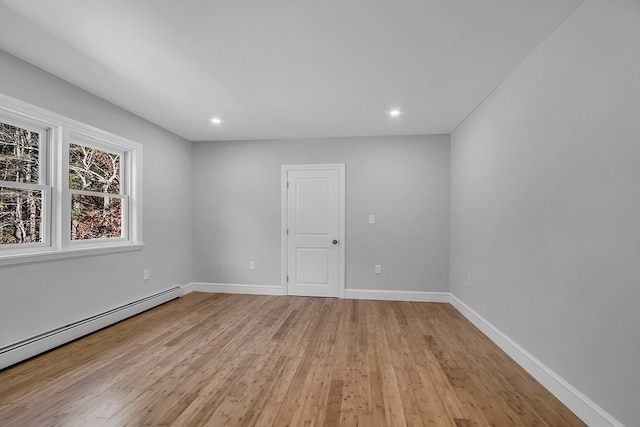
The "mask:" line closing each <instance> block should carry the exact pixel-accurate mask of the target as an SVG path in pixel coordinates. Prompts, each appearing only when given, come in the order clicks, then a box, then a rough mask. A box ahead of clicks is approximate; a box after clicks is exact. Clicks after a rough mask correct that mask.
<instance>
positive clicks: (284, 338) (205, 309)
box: [0, 293, 584, 427]
mask: <svg viewBox="0 0 640 427" xmlns="http://www.w3.org/2000/svg"><path fill="white" fill-rule="evenodd" d="M0 425H3V426H9V427H22V426H25V427H31V426H43V427H50V426H64V427H70V426H91V427H108V426H118V427H122V426H147V425H148V426H189V427H191V426H224V425H228V426H265V427H270V426H274V427H281V426H294V427H297V426H348V427H354V426H364V427H376V426H380V427H401V426H415V427H423V426H430V427H432V426H436V427H441V426H449V427H468V426H489V425H496V426H503V425H509V426H518V425H522V426H553V427H556V426H583V425H584V424H583V423H582V422H581V421H580V420H579V419H578V418H577V417H576V416H575V415H574V414H572V413H571V412H570V411H569V410H568V409H567V408H566V407H565V406H564V405H562V403H560V402H559V401H558V400H557V399H555V398H554V397H553V396H552V395H550V394H549V393H548V392H547V391H546V390H545V389H544V388H543V387H542V386H541V385H540V384H539V383H537V382H536V381H535V380H534V379H533V378H532V377H531V376H530V375H529V374H528V373H526V372H525V371H523V370H522V369H521V368H520V367H519V366H518V365H517V364H516V363H515V362H514V361H513V360H511V359H510V358H509V357H508V356H507V355H506V354H505V353H504V352H502V351H501V350H500V349H499V348H498V347H497V346H496V345H495V344H493V343H492V342H491V341H490V340H489V339H488V338H487V337H485V336H484V335H483V334H482V333H481V332H480V331H479V330H478V329H477V328H475V327H474V326H473V325H471V324H470V323H469V322H468V321H467V320H466V319H465V318H464V317H463V316H462V315H460V313H458V312H457V311H456V310H455V309H454V308H453V307H452V306H450V305H448V304H436V303H415V302H391V301H364V300H340V299H331V298H306V297H283V296H255V295H225V294H202V293H191V294H188V295H185V296H184V297H183V298H180V299H178V300H174V301H172V302H169V303H167V304H164V305H162V306H160V307H157V308H155V309H152V310H150V311H147V312H145V313H142V314H140V315H138V316H135V317H133V318H130V319H127V320H125V321H122V322H120V323H118V324H116V325H113V326H112V327H109V328H106V329H103V330H101V331H98V332H96V333H94V334H91V335H89V336H87V337H84V338H82V339H80V340H77V341H74V342H72V343H69V344H67V345H65V346H62V347H60V348H57V349H55V350H52V351H50V352H48V353H46V354H43V355H40V356H38V357H35V358H33V359H31V360H28V361H25V362H23V363H20V364H18V365H16V366H13V367H10V368H7V369H5V370H3V371H0Z"/></svg>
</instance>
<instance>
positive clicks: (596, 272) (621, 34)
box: [451, 1, 640, 426]
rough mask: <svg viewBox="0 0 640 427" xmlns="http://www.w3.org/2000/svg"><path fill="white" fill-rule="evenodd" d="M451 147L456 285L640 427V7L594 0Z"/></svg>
mask: <svg viewBox="0 0 640 427" xmlns="http://www.w3.org/2000/svg"><path fill="white" fill-rule="evenodd" d="M451 147H452V148H451V150H452V152H451V157H452V166H451V168H452V170H451V176H452V180H451V188H452V189H451V191H452V205H451V206H452V207H451V230H452V232H451V291H452V293H453V294H454V295H456V296H457V297H458V298H460V299H461V300H462V301H464V302H465V303H466V304H468V305H469V306H470V307H472V308H473V309H474V310H475V311H477V312H478V313H479V314H480V315H482V316H483V317H485V318H486V319H487V320H489V321H490V322H491V323H493V324H494V325H495V326H496V327H498V328H499V329H500V330H502V331H503V332H504V333H506V334H507V335H508V336H509V337H511V338H512V339H514V340H515V341H516V342H517V343H518V344H520V345H521V346H523V347H524V348H525V349H527V350H528V351H529V352H530V353H532V354H533V355H534V356H535V357H536V358H538V359H539V360H540V361H542V362H543V363H544V364H546V365H547V366H548V367H550V368H551V369H552V370H554V371H555V372H556V373H557V374H559V375H560V376H561V377H563V378H564V379H565V380H567V381H568V382H569V383H571V384H572V385H573V386H575V387H576V388H577V389H579V390H580V391H581V392H582V393H584V394H585V395H586V396H587V397H588V398H590V399H591V400H593V401H595V402H597V404H598V405H600V406H601V407H602V408H603V409H604V410H606V411H607V412H609V413H610V414H611V415H613V416H614V417H616V418H617V419H618V420H619V421H621V422H623V423H624V424H625V425H628V426H638V425H640V405H638V403H639V402H640V332H639V327H640V3H639V2H637V1H607V2H605V1H587V2H585V3H584V4H583V5H582V6H581V7H580V8H579V9H578V10H577V11H576V12H575V13H574V14H573V15H572V16H571V17H570V18H569V19H568V20H567V21H566V22H565V23H564V24H563V25H562V26H561V27H560V28H559V29H558V30H557V31H556V32H555V33H553V34H552V35H551V36H550V37H549V38H548V39H547V40H546V41H544V42H543V43H542V44H541V45H540V46H539V47H538V48H537V49H535V50H534V52H533V53H532V54H531V55H530V56H529V57H528V58H527V59H526V60H525V61H524V62H523V63H522V64H521V65H520V66H519V67H518V68H517V69H516V70H515V72H514V73H513V74H512V75H511V76H510V77H509V78H508V79H507V80H506V81H505V82H504V83H503V84H502V85H501V86H500V87H499V88H498V89H497V90H496V91H495V92H494V93H493V94H492V95H491V96H490V97H489V98H488V99H487V100H485V102H484V103H483V104H482V105H481V106H480V107H479V108H478V109H477V110H476V111H475V112H474V113H473V114H472V115H471V116H470V117H468V118H467V119H466V120H465V121H464V122H463V123H462V124H461V125H460V126H459V127H458V129H457V130H456V131H455V132H454V133H453V134H452V138H451ZM468 276H471V286H470V287H468Z"/></svg>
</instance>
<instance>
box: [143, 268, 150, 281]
mask: <svg viewBox="0 0 640 427" xmlns="http://www.w3.org/2000/svg"><path fill="white" fill-rule="evenodd" d="M142 278H143V279H144V280H149V270H144V271H143V272H142Z"/></svg>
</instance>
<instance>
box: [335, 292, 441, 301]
mask: <svg viewBox="0 0 640 427" xmlns="http://www.w3.org/2000/svg"><path fill="white" fill-rule="evenodd" d="M344 297H345V298H347V299H370V300H381V301H416V302H449V292H424V291H380V290H374V289H345V291H344Z"/></svg>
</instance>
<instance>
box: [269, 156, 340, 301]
mask: <svg viewBox="0 0 640 427" xmlns="http://www.w3.org/2000/svg"><path fill="white" fill-rule="evenodd" d="M327 169H329V170H337V171H338V173H339V175H340V179H339V181H340V182H339V184H338V186H339V189H340V196H339V200H340V202H339V203H340V231H339V237H338V239H339V241H340V244H339V245H338V257H339V260H340V261H339V269H340V271H339V272H338V286H339V289H340V294H339V297H340V298H344V294H345V284H346V270H345V265H346V261H345V254H346V251H345V243H346V242H345V220H346V208H345V200H346V195H345V192H346V185H345V165H344V163H331V164H310V165H282V170H281V182H280V188H281V193H280V194H281V197H280V201H281V205H280V217H281V225H280V242H281V243H280V248H281V255H280V259H281V267H280V283H281V285H282V290H283V292H284V294H285V295H288V287H287V242H288V239H287V221H288V218H287V202H288V200H287V175H288V173H289V172H290V171H312V170H327Z"/></svg>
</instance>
